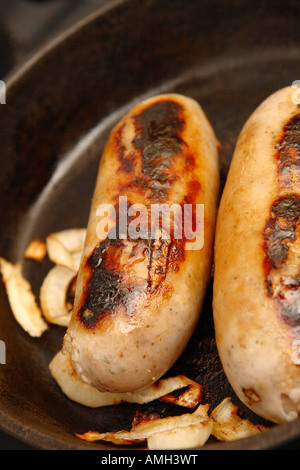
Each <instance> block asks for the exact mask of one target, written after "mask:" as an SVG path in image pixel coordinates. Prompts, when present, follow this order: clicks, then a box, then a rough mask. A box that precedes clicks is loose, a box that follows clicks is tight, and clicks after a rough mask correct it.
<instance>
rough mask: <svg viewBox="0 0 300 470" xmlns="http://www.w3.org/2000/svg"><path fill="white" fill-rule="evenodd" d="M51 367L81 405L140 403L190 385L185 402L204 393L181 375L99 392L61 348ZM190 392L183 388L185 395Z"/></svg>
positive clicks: (192, 404) (69, 394) (62, 385)
mask: <svg viewBox="0 0 300 470" xmlns="http://www.w3.org/2000/svg"><path fill="white" fill-rule="evenodd" d="M49 368H50V372H51V374H52V376H53V378H54V379H55V380H56V382H57V383H58V385H59V386H60V388H61V389H62V391H63V392H64V393H65V395H67V397H68V398H70V399H71V400H73V401H75V402H77V403H80V404H81V405H85V406H88V407H92V408H96V407H100V406H107V405H116V404H119V403H122V402H126V403H138V404H144V403H149V402H150V401H153V400H156V399H159V398H162V399H164V398H165V397H166V396H167V394H170V393H172V392H173V391H174V390H179V389H181V388H185V387H187V386H188V387H190V386H191V387H192V389H193V390H194V393H193V394H189V395H188V396H187V397H186V398H185V399H184V398H183V399H182V406H186V407H194V404H195V396H196V395H197V397H198V398H199V396H201V394H200V395H199V393H200V391H201V386H200V385H199V384H196V383H195V382H193V381H192V380H190V379H188V378H187V377H184V376H181V375H180V376H177V377H170V378H167V379H162V380H159V381H158V382H156V383H155V384H153V385H150V386H149V387H147V388H145V389H143V390H141V391H136V392H131V393H111V392H99V391H98V390H97V389H96V388H94V387H92V386H91V385H88V384H86V383H84V382H83V381H82V380H80V379H79V378H78V376H77V375H76V372H75V370H74V367H73V365H72V362H71V359H70V357H69V356H68V355H66V354H63V353H62V351H59V352H58V353H57V354H56V355H55V356H54V358H53V359H52V361H51V363H50V365H49ZM188 391H189V388H188V389H187V392H188ZM187 392H186V391H185V392H183V396H184V395H185V393H187ZM198 401H199V400H198Z"/></svg>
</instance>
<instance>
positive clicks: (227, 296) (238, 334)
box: [213, 87, 300, 423]
mask: <svg viewBox="0 0 300 470" xmlns="http://www.w3.org/2000/svg"><path fill="white" fill-rule="evenodd" d="M294 92H295V90H294V88H292V87H287V88H284V89H282V90H279V91H278V92H276V93H274V94H273V95H272V96H270V97H269V98H268V99H266V100H265V101H264V102H263V103H262V104H261V105H260V106H259V107H258V108H257V110H256V111H255V112H254V113H253V114H252V115H251V116H250V118H249V119H248V121H247V122H246V124H245V125H244V127H243V129H242V131H241V134H240V136H239V139H238V142H237V145H236V149H235V152H234V155H233V159H232V163H231V167H230V170H229V174H228V177H227V181H226V185H225V188H224V192H223V195H222V198H221V203H220V207H219V213H218V220H217V227H216V239H215V271H214V298H213V311H214V322H215V331H216V341H217V346H218V351H219V355H220V358H221V361H222V364H223V367H224V370H225V373H226V374H227V377H228V379H229V381H230V383H231V385H232V387H233V389H234V390H235V392H236V393H237V395H238V396H239V398H240V399H241V400H242V401H243V402H244V403H245V404H246V405H247V406H248V407H249V408H251V409H252V410H253V411H254V412H256V413H257V414H259V415H261V416H263V417H264V418H266V419H268V420H270V421H273V422H277V423H282V422H285V421H289V420H291V419H294V418H295V417H296V416H297V415H298V414H299V411H300V366H299V365H298V364H297V362H298V361H295V345H297V344H299V343H297V340H299V339H300V315H299V307H300V295H299V294H300V291H299V285H300V283H299V274H300V256H299V253H300V250H299V249H300V245H299V222H300V218H299V217H300V173H299V168H300V166H299V163H300V132H299V131H300V126H299V122H300V110H299V108H298V107H297V105H296V104H295V103H294V102H293V101H294V100H293V94H294ZM298 347H299V346H298Z"/></svg>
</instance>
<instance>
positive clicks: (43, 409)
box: [0, 2, 300, 449]
mask: <svg viewBox="0 0 300 470" xmlns="http://www.w3.org/2000/svg"><path fill="white" fill-rule="evenodd" d="M154 3H155V2H154ZM192 3H193V2H192ZM111 21H112V20H111ZM299 58H300V51H299V50H298V49H297V48H296V47H291V46H289V47H287V46H285V45H284V44H283V45H282V46H281V47H276V48H274V47H273V45H272V44H268V45H264V46H263V47H260V45H259V44H255V45H253V47H252V48H250V49H249V50H247V54H245V53H244V52H243V51H242V50H240V51H236V50H235V51H234V52H233V51H231V50H226V51H225V52H223V53H220V54H214V55H212V56H211V57H209V58H207V59H206V60H205V61H202V62H201V63H200V62H199V63H197V61H196V62H195V61H193V62H192V63H191V64H190V65H189V66H186V65H185V66H184V67H182V68H181V69H180V70H179V71H178V73H171V74H170V73H169V74H167V73H166V74H165V76H164V75H163V76H160V79H159V80H154V81H153V83H151V82H149V83H146V85H147V86H144V87H142V86H137V90H138V91H137V93H134V92H133V91H132V92H131V94H128V96H126V98H125V97H124V96H123V95H122V97H120V92H119V91H115V90H113V89H111V90H110V95H107V101H106V104H105V105H104V104H103V96H101V94H100V95H99V94H97V93H96V94H95V103H94V104H93V110H94V109H96V108H97V106H98V107H99V109H101V113H99V116H98V117H97V113H96V112H95V111H93V113H94V114H93V115H92V116H93V119H90V120H89V119H88V118H87V117H86V115H83V116H82V121H81V122H82V127H80V120H78V123H76V126H74V128H73V130H72V129H69V131H68V132H69V134H70V137H69V140H68V142H67V144H66V145H61V144H60V143H59V142H60V141H61V139H60V138H59V139H58V141H59V142H58V147H57V148H58V151H57V153H58V154H59V156H57V155H56V156H55V164H54V165H52V164H49V162H51V161H52V160H51V158H52V157H51V155H50V156H47V158H46V157H45V158H43V151H44V148H43V147H41V154H40V155H36V154H34V155H33V154H31V155H30V157H29V152H30V151H31V150H32V149H33V148H34V149H35V150H36V147H31V146H30V143H29V142H26V145H25V144H24V142H23V144H22V143H21V144H20V146H19V148H20V149H21V150H20V153H19V156H18V158H16V161H15V162H14V163H13V165H14V166H13V167H12V168H10V166H9V163H8V162H6V163H7V171H6V173H5V175H4V177H3V179H4V184H3V186H2V192H1V199H2V204H1V206H2V209H1V216H3V217H2V220H3V221H4V222H5V227H3V228H2V231H1V239H0V255H1V256H3V257H5V258H8V259H9V260H11V261H14V262H16V261H21V262H22V264H23V269H24V274H25V276H26V277H27V279H28V280H29V281H30V282H31V284H32V286H33V290H34V292H35V293H36V295H37V296H38V295H39V288H40V285H41V282H42V280H43V278H44V276H45V275H46V273H47V272H48V270H49V268H50V267H51V266H52V265H51V263H50V262H49V260H48V259H45V260H44V261H43V262H42V263H41V264H37V263H35V262H33V261H28V260H27V261H24V260H23V252H24V250H25V248H26V246H27V245H28V243H29V242H30V241H31V240H32V239H37V238H39V239H45V237H46V235H47V234H49V233H51V232H55V231H58V230H63V229H67V228H74V227H85V226H86V223H87V220H88V215H89V209H90V202H91V197H92V194H93V189H94V184H95V179H96V173H97V169H98V165H99V161H100V158H101V154H102V151H103V148H104V145H105V142H106V140H107V138H108V135H109V133H110V131H111V129H112V127H113V125H114V124H115V123H116V122H117V121H118V120H119V119H120V118H121V117H122V116H123V114H124V113H125V112H126V111H127V110H129V109H130V108H131V107H132V106H133V105H134V104H135V103H137V102H138V101H140V100H142V99H144V98H146V97H149V96H152V95H155V94H157V93H165V92H176V93H182V94H185V95H188V96H191V97H193V98H194V99H196V100H197V101H198V102H199V103H200V104H201V106H202V107H203V109H204V111H205V112H206V114H207V116H208V118H209V119H210V121H211V123H212V125H213V127H214V129H215V132H216V135H217V137H218V139H219V141H220V144H221V151H220V173H221V184H222V187H223V185H224V182H225V179H226V175H227V172H228V168H229V165H230V161H231V158H232V153H233V150H234V146H235V143H236V140H237V137H238V134H239V132H240V131H241V128H242V125H243V123H244V122H245V121H246V119H247V118H248V117H249V115H250V114H251V113H252V111H253V110H254V109H255V108H256V106H257V105H258V104H259V103H260V102H261V101H262V100H263V99H265V98H266V97H267V96H268V95H269V94H271V93H272V92H273V91H276V90H277V89H279V88H280V87H283V86H287V85H290V84H291V83H292V82H293V81H294V80H295V79H297V74H298V77H299V76H300V74H299V72H300V70H299V63H300V62H299ZM128 60H130V59H129V58H128ZM43 61H44V65H43V67H46V65H45V62H47V57H46V58H45V59H43ZM48 66H49V64H48ZM127 80H128V77H127ZM21 81H22V80H21ZM146 82H147V80H146ZM22 86H24V85H22ZM22 86H21V85H20V86H18V85H15V87H16V88H17V89H18V90H22ZM13 88H14V86H12V89H13ZM12 95H13V90H12ZM83 96H84V95H83ZM8 98H9V95H8ZM100 98H101V100H102V101H100ZM66 99H67V98H66ZM42 101H43V100H42ZM36 103H38V101H37V102H36ZM67 105H68V100H67V101H66V107H67ZM43 106H44V108H43V110H44V112H45V113H46V114H45V115H44V116H42V117H41V118H40V122H42V123H43V128H42V132H43V134H44V135H46V131H47V113H49V114H51V113H52V111H53V108H52V106H51V103H48V107H46V108H45V101H43ZM45 110H46V111H45ZM38 112H40V108H38V104H36V108H34V106H32V109H31V113H33V114H32V115H34V113H38ZM52 114H53V113H52ZM52 119H54V117H53V115H52ZM63 119H66V115H65V116H63ZM11 120H12V121H13V118H11ZM50 124H51V122H50ZM30 125H31V123H30V119H29V118H28V119H27V121H26V120H25V119H24V115H23V122H22V123H20V124H19V128H17V127H16V128H15V129H16V131H18V130H19V131H20V132H21V131H22V132H24V129H25V131H26V126H27V127H28V128H29V127H30ZM67 127H68V126H67V124H66V123H62V124H61V127H59V125H56V128H55V132H56V133H57V132H59V129H66V128H67ZM49 132H50V134H51V133H52V134H51V136H52V139H53V141H52V142H53V147H54V148H55V147H56V142H55V135H56V134H55V132H54V131H52V130H51V129H50V131H49ZM61 132H62V130H61ZM33 138H34V137H33ZM23 139H24V140H26V136H25V137H24V138H23ZM49 144H50V143H49V141H47V146H49ZM3 148H4V150H5V147H4V145H3ZM24 149H26V152H27V153H26V158H27V160H26V158H25V157H24V155H23V154H22V152H23V151H24ZM14 152H15V153H16V154H17V152H18V146H17V144H15V147H14ZM46 153H47V152H46V150H45V154H46ZM22 158H25V160H24V161H25V163H24V161H23V160H22ZM30 158H32V160H33V161H32V164H31V163H30V165H28V164H27V163H26V162H28V159H30ZM20 165H21V169H22V171H21V175H20V173H19V176H16V175H17V174H18V172H17V171H16V169H17V168H20ZM5 178H6V179H5ZM31 178H33V179H35V181H36V182H35V183H32V180H31ZM38 179H40V182H41V184H38V182H37V180H38ZM7 181H10V184H9V185H6V186H5V184H6V183H7ZM3 188H8V189H7V191H8V193H7V192H6V193H5V194H4V189H3ZM10 195H13V196H12V199H11V203H10V204H9V200H10ZM24 201H25V202H24ZM0 296H1V318H0V328H1V335H2V336H1V338H0V339H2V340H4V341H5V343H6V345H7V358H6V364H5V365H1V366H0V393H1V410H0V415H1V417H2V426H3V427H4V429H6V430H8V431H9V432H13V433H14V434H15V435H16V436H17V437H18V438H19V439H22V440H24V441H25V442H28V443H29V444H32V445H34V446H36V447H38V448H39V447H41V448H75V449H76V448H78V449H79V448H100V449H102V448H104V449H108V448H111V447H110V446H109V445H107V446H106V445H102V444H86V443H84V442H82V441H79V440H78V439H77V438H76V437H75V436H74V433H75V432H78V433H82V432H85V431H87V430H90V429H92V430H98V431H100V432H101V431H111V430H118V429H123V428H128V427H129V426H130V423H131V420H132V417H133V416H134V414H135V412H136V411H137V410H141V411H145V412H147V413H148V412H149V413H150V412H153V411H157V410H159V412H160V413H161V414H162V415H165V414H168V413H171V412H173V408H172V405H169V404H161V403H151V404H149V405H144V406H135V405H125V404H122V405H117V406H110V407H105V408H102V409H101V408H99V409H96V410H92V409H88V408H86V407H83V406H81V405H78V404H76V403H73V402H71V401H70V400H68V399H67V397H65V396H64V395H63V394H62V392H61V391H60V389H59V388H58V386H57V384H56V383H55V382H54V381H53V379H52V378H51V375H50V373H49V369H48V365H49V363H50V361H51V359H52V357H53V356H54V354H55V353H56V352H57V351H58V350H59V349H60V347H61V344H62V339H63V336H64V333H65V329H64V328H62V327H57V326H51V327H50V328H49V331H47V332H46V333H44V335H43V336H42V337H41V338H38V339H33V338H30V337H29V336H28V335H27V334H26V333H25V332H24V331H22V329H21V328H20V326H19V325H18V324H17V323H16V322H15V320H14V318H13V317H12V314H11V312H10V309H9V306H8V302H7V299H6V295H5V290H4V287H3V285H2V284H1V286H0ZM211 301H212V291H211V286H210V288H209V290H208V292H207V297H206V302H205V306H204V309H203V313H202V316H201V319H200V322H199V325H198V327H197V329H196V331H195V333H194V335H193V337H192V339H191V341H190V343H189V345H188V347H187V349H186V351H185V352H184V354H183V355H182V356H181V357H180V359H179V360H178V361H177V362H176V364H175V365H174V366H173V368H172V369H171V371H169V373H168V375H173V374H183V375H186V376H188V377H189V378H191V379H194V380H196V381H198V382H199V383H201V384H203V385H204V401H206V402H208V403H210V404H211V406H212V407H214V406H216V405H217V404H218V403H220V401H221V400H222V399H223V398H225V397H226V396H229V395H230V396H232V399H233V401H234V403H236V404H238V405H239V406H240V408H241V410H242V411H243V412H244V413H245V417H248V418H249V419H251V420H252V421H253V422H254V423H263V424H268V425H270V423H264V421H263V420H261V419H260V418H258V417H257V416H255V415H253V414H252V413H251V412H250V411H249V410H247V409H246V408H245V407H244V406H243V405H242V404H241V403H240V402H239V400H238V399H237V398H236V397H235V395H234V393H233V392H232V390H231V387H230V385H229V384H228V382H227V380H226V377H225V376H224V373H223V371H222V367H221V364H220V361H219V358H218V354H217V350H216V345H215V341H214V330H213V323H212V311H211ZM2 332H3V334H2ZM174 412H176V410H174ZM271 427H272V428H273V426H271ZM272 430H273V429H272ZM267 434H268V433H267ZM287 435H288V433H287ZM263 439H264V437H263V436H261V441H260V442H259V441H255V442H254V444H252V443H251V444H249V445H253V446H254V447H255V446H258V447H262V448H263V447H266V446H267V447H269V446H270V442H269V441H268V439H266V441H265V443H264V441H263ZM247 441H248V440H247V439H246V440H244V443H243V444H239V443H237V444H236V448H238V447H239V446H244V448H247ZM214 445H215V441H214V440H210V441H209V443H208V444H207V446H210V447H213V446H214ZM216 445H219V444H216ZM223 446H224V447H226V444H223Z"/></svg>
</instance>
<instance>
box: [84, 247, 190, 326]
mask: <svg viewBox="0 0 300 470" xmlns="http://www.w3.org/2000/svg"><path fill="white" fill-rule="evenodd" d="M128 244H129V245H130V250H129V253H127V254H126V263H127V265H128V267H129V271H128V270H127V272H125V271H124V270H123V269H122V266H121V265H120V264H121V263H122V261H121V260H124V253H125V251H126V250H127V248H128ZM184 257H185V252H184V249H183V241H182V240H174V239H173V240H165V239H163V238H159V239H156V240H151V239H145V240H141V239H138V240H133V241H129V240H113V239H112V240H111V239H109V238H107V239H106V240H105V241H103V242H102V243H100V244H99V245H98V246H97V247H96V248H95V250H94V251H93V253H92V254H91V256H90V257H89V258H88V260H87V262H86V267H85V269H86V270H87V271H88V273H89V275H88V282H87V283H86V292H85V298H84V301H83V303H82V307H81V309H80V310H79V312H78V316H79V318H80V320H81V322H82V324H83V325H84V326H85V327H86V328H88V329H94V328H96V327H97V325H98V324H99V322H101V320H103V319H105V318H106V317H107V316H108V315H112V314H114V313H117V312H120V311H123V312H124V313H126V314H127V315H128V317H131V316H132V315H133V314H134V313H135V311H136V310H137V309H138V306H139V302H140V301H144V300H145V298H147V297H148V296H149V295H150V294H151V295H153V294H155V293H156V292H157V293H158V292H160V293H162V294H163V296H164V297H168V296H169V294H170V292H171V291H172V287H171V286H170V285H168V284H167V283H165V282H164V281H165V279H166V275H167V272H168V271H169V270H171V269H172V270H174V271H177V269H179V268H178V266H179V264H180V262H181V261H182V260H184ZM135 262H136V263H140V262H141V263H144V265H143V267H144V268H145V269H144V270H145V273H144V275H143V276H142V277H141V278H140V279H139V278H138V277H137V276H136V275H135V274H136V273H135V272H133V279H132V278H131V277H130V275H129V276H128V272H130V265H131V264H132V265H133V264H134V263H135ZM143 267H142V269H143ZM123 268H124V266H123Z"/></svg>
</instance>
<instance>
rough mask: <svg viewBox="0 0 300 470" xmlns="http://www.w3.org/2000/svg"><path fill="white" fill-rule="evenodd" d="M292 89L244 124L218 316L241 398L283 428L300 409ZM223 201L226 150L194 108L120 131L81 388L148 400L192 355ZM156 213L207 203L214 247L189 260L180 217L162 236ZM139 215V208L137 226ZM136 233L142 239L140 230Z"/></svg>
mask: <svg viewBox="0 0 300 470" xmlns="http://www.w3.org/2000/svg"><path fill="white" fill-rule="evenodd" d="M294 91H295V90H294V89H293V88H292V87H288V88H285V89H283V90H280V91H279V92H277V93H275V94H274V95H272V96H271V97H270V98H268V99H267V100H266V101H265V102H264V103H262V104H261V106H259V108H258V109H257V110H256V111H255V112H254V113H253V114H252V116H251V117H250V118H249V120H248V121H247V123H246V124H245V126H244V128H243V130H242V132H241V134H240V137H239V139H238V142H237V146H236V149H235V153H234V156H233V159H232V163H231V167H230V170H229V174H228V178H227V181H226V185H225V188H224V192H223V195H222V198H221V203H220V206H219V212H218V218H217V226H216V234H215V259H214V261H215V267H214V297H213V314H214V323H215V331H216V341H217V346H218V351H219V355H220V358H221V361H222V365H223V368H224V371H225V373H226V375H227V377H228V379H229V381H230V383H231V385H232V387H233V389H234V390H235V392H236V393H237V395H238V396H239V398H240V399H241V400H242V401H243V402H244V403H245V404H246V405H247V406H249V408H251V409H252V410H253V411H255V412H256V413H257V414H259V415H261V416H263V417H265V418H266V419H269V420H271V421H274V422H278V423H281V422H285V421H289V420H291V419H294V418H295V417H296V416H297V415H298V414H299V409H300V367H299V365H298V364H297V361H294V360H293V357H294V353H295V350H294V346H295V344H297V341H298V340H299V339H300V319H299V317H300V315H299V311H300V296H299V285H300V263H299V259H300V245H299V236H298V235H299V215H300V184H299V177H300V172H299V171H300V166H299V165H300V111H299V108H298V107H297V104H295V102H294V101H295V100H293V96H294V95H293V94H294ZM218 192H219V174H218V142H217V139H216V137H215V134H214V131H213V129H212V127H211V125H210V123H209V122H208V120H207V118H206V117H205V115H204V113H203V111H202V109H201V108H200V107H199V105H198V104H197V103H196V102H195V101H194V100H192V99H190V98H187V97H184V96H181V95H176V94H170V95H160V96H157V97H154V98H151V99H149V100H146V101H144V102H142V103H140V104H138V105H137V106H136V107H134V108H133V109H132V110H131V111H130V112H129V113H128V114H127V115H126V116H125V117H124V118H123V119H122V120H121V122H120V123H118V124H117V125H116V127H115V128H114V129H113V131H112V133H111V135H110V138H109V140H108V143H107V145H106V148H105V150H104V153H103V156H102V158H101V162H100V167H99V173H98V177H97V182H96V187H95V192H94V198H93V201H92V206H91V212H90V218H89V223H88V229H87V238H86V243H85V249H84V254H83V258H82V262H81V267H80V270H79V274H78V279H77V290H76V297H75V303H74V309H73V314H72V319H71V322H70V325H69V328H68V330H67V333H66V336H65V339H64V352H65V353H66V354H69V355H70V356H71V358H72V361H73V364H74V367H75V369H76V372H77V374H78V375H79V377H80V378H81V379H82V380H84V381H86V382H88V383H90V384H92V385H94V386H95V387H97V388H98V389H99V390H111V391H118V392H124V391H132V390H136V389H140V388H143V387H145V386H147V385H149V384H150V383H152V382H154V381H156V380H157V379H158V378H159V377H161V376H162V375H163V374H164V373H165V372H166V371H167V370H168V369H169V368H170V367H171V365H172V364H173V363H174V362H175V360H176V359H177V358H178V357H179V355H180V354H181V353H182V351H183V349H184V347H185V346H186V344H187V342H188V340H189V338H190V336H191V334H192V332H193V330H194V328H195V326H196V323H197V321H198V317H199V314H200V311H201V307H202V303H203V298H204V295H205V291H206V288H207V285H208V282H209V280H210V272H211V271H210V268H211V262H212V253H213V243H214V226H215V220H216V214H217V203H218ZM120 197H122V201H121V202H122V204H123V205H122V204H121V205H120ZM158 203H159V204H164V207H167V208H168V207H170V205H173V204H175V205H176V208H177V209H178V211H179V212H180V211H181V210H183V208H184V207H185V206H186V207H189V208H192V213H193V214H194V215H195V207H198V205H204V220H203V227H204V243H203V246H202V244H201V245H200V247H199V246H198V247H196V248H197V249H196V250H193V249H189V248H191V246H189V245H188V243H189V242H190V240H189V239H188V238H189V237H188V236H187V234H185V235H184V236H182V237H181V238H180V237H178V236H177V237H176V236H175V228H176V227H177V228H178V226H179V229H181V233H183V232H184V230H182V229H183V225H184V222H183V220H182V218H181V219H178V218H177V215H178V214H177V215H176V214H175V215H174V214H173V215H174V217H173V219H172V220H173V229H174V230H173V232H168V231H166V229H165V227H164V226H163V224H162V226H159V225H158V226H156V225H155V229H156V230H155V236H153V233H152V232H151V227H150V222H149V217H148V216H149V214H150V208H152V207H153V206H155V205H156V204H158ZM132 207H134V208H135V209H137V208H139V209H140V215H139V218H138V222H139V223H138V224H137V223H136V222H137V220H136V219H135V218H134V215H136V211H134V210H133V209H132ZM145 208H146V209H145ZM104 209H105V210H106V212H105V210H104ZM125 209H127V212H126V211H125V212H126V214H127V217H125V218H124V210H125ZM182 214H183V212H181V215H182ZM101 217H102V218H101ZM120 222H121V223H120ZM194 222H195V221H194ZM131 223H133V225H131ZM137 225H138V226H139V233H140V236H137V232H136V230H133V231H132V232H130V230H129V228H132V227H133V228H134V229H136V228H137ZM200 225H201V223H200ZM105 227H106V228H107V232H105V230H104V228H105ZM189 231H190V232H193V231H192V230H191V226H189V230H187V232H188V233H189ZM179 232H180V230H179ZM196 233H197V232H196Z"/></svg>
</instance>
